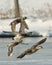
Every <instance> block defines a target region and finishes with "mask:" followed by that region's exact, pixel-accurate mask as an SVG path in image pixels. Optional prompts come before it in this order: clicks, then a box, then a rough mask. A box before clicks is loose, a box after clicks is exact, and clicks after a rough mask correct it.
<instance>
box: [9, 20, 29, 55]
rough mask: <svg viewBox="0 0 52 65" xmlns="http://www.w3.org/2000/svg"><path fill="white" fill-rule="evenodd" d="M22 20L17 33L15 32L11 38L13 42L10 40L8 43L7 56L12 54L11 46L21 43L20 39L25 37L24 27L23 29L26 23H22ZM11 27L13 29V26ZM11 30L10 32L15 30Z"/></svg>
mask: <svg viewBox="0 0 52 65" xmlns="http://www.w3.org/2000/svg"><path fill="white" fill-rule="evenodd" d="M23 22H24V21H23V20H22V21H21V26H20V30H19V33H17V35H16V36H15V37H14V38H13V42H11V43H10V44H9V45H8V56H11V55H12V52H13V47H14V46H16V45H18V44H19V43H22V39H23V38H24V37H25V34H24V33H25V32H24V29H25V27H26V28H27V29H28V27H27V25H26V23H23ZM11 24H12V25H13V23H11ZM12 29H13V30H14V28H12ZM13 30H12V32H15V31H13Z"/></svg>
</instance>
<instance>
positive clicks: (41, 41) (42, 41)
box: [31, 38, 47, 48]
mask: <svg viewBox="0 0 52 65" xmlns="http://www.w3.org/2000/svg"><path fill="white" fill-rule="evenodd" d="M46 40H47V38H43V39H42V40H40V41H39V42H37V43H36V44H35V45H33V46H32V47H31V48H33V47H34V48H35V47H37V46H38V45H40V44H43V43H44V42H45V41H46Z"/></svg>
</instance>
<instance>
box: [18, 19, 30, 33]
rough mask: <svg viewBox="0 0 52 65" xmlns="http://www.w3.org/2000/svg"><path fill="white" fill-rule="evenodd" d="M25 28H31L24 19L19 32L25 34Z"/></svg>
mask: <svg viewBox="0 0 52 65" xmlns="http://www.w3.org/2000/svg"><path fill="white" fill-rule="evenodd" d="M25 28H26V29H29V28H28V25H27V24H26V23H25V21H24V20H23V21H21V25H20V30H19V33H21V34H24V33H25V32H24V30H25Z"/></svg>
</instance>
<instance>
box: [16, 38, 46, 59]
mask: <svg viewBox="0 0 52 65" xmlns="http://www.w3.org/2000/svg"><path fill="white" fill-rule="evenodd" d="M46 39H47V38H44V39H42V40H40V41H39V42H37V43H36V45H33V46H32V47H31V48H29V49H27V50H25V51H24V52H23V53H21V54H20V55H19V56H18V57H17V58H23V57H24V56H25V55H28V54H32V53H35V52H36V51H38V50H39V49H41V48H43V47H42V46H41V45H40V44H42V43H44V42H45V41H46Z"/></svg>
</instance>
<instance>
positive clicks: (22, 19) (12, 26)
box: [10, 17, 29, 33]
mask: <svg viewBox="0 0 52 65" xmlns="http://www.w3.org/2000/svg"><path fill="white" fill-rule="evenodd" d="M25 19H27V17H24V18H17V19H15V20H14V21H12V22H11V23H10V25H11V30H12V32H13V33H15V32H16V25H17V24H18V23H20V24H21V27H20V32H21V31H23V32H24V29H25V28H26V29H29V28H28V25H27V24H26V22H25ZM23 32H22V33H23Z"/></svg>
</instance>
